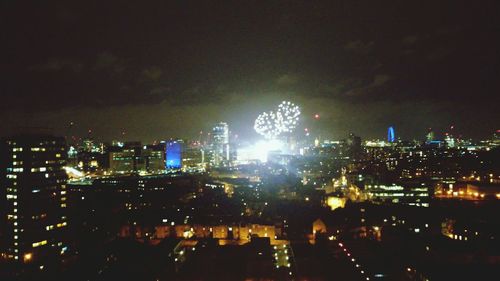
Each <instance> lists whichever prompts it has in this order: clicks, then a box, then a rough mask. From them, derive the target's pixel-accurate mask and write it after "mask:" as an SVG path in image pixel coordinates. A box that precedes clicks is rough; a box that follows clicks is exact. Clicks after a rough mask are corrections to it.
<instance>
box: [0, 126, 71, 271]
mask: <svg viewBox="0 0 500 281" xmlns="http://www.w3.org/2000/svg"><path fill="white" fill-rule="evenodd" d="M66 157H67V153H66V144H65V140H64V138H60V137H54V136H50V135H43V134H29V135H28V134H24V135H17V136H14V137H10V138H6V139H3V140H2V141H1V143H0V193H2V194H0V196H1V198H0V200H1V201H0V202H1V204H0V205H1V206H3V209H2V212H3V213H2V222H3V224H4V227H3V229H4V231H3V232H4V233H3V235H4V237H3V241H1V242H2V256H3V257H4V258H7V259H10V260H13V261H17V262H21V263H26V264H36V265H37V266H40V268H43V266H44V265H45V264H46V263H48V262H51V261H57V260H59V258H60V257H61V256H62V255H64V253H65V252H66V251H67V250H68V248H67V246H66V244H65V243H64V233H65V232H66V231H65V229H66V228H67V224H68V222H67V218H66V215H65V208H66V204H67V203H66V198H67V195H66V181H67V175H66V172H65V170H64V166H65V164H66Z"/></svg>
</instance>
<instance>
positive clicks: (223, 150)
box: [212, 122, 229, 166]
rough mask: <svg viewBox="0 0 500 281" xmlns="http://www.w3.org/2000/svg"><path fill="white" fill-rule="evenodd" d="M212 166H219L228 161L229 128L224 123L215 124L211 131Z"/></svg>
mask: <svg viewBox="0 0 500 281" xmlns="http://www.w3.org/2000/svg"><path fill="white" fill-rule="evenodd" d="M212 149H213V162H214V163H213V164H214V165H215V166H220V165H221V164H223V162H225V161H227V160H229V126H228V125H227V123H225V122H220V123H217V124H215V126H214V127H213V129H212Z"/></svg>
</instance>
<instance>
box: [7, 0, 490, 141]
mask: <svg viewBox="0 0 500 281" xmlns="http://www.w3.org/2000/svg"><path fill="white" fill-rule="evenodd" d="M499 5H500V2H498V1H494V0H484V1H480V3H472V2H470V1H460V0H458V1H457V0H453V1H452V0H445V1H431V0H424V1H415V2H408V1H404V2H401V1H392V0H383V1H382V2H380V1H376V2H374V1H339V0H333V1H227V2H226V1H222V2H220V3H218V5H213V3H209V2H200V1H159V0H158V1H148V3H139V4H137V5H125V4H123V3H122V2H121V1H116V0H109V1H97V0H88V1H71V2H64V3H57V4H56V3H55V2H50V1H49V2H47V1H2V2H1V4H0V39H1V41H2V44H1V45H0V55H1V59H0V61H1V62H2V63H1V64H0V95H1V96H2V103H1V104H0V109H2V112H1V117H2V118H3V120H9V121H8V122H11V123H10V124H16V123H17V121H16V120H24V121H23V122H26V123H37V124H39V123H41V122H43V124H41V125H46V126H54V127H57V128H59V129H60V130H61V131H64V130H63V129H62V128H64V126H65V125H64V122H66V120H69V119H73V120H75V121H77V123H78V124H82V128H83V127H88V126H93V127H95V129H96V131H99V128H98V127H101V131H102V134H103V136H104V137H107V138H111V137H113V136H112V134H111V133H109V134H108V133H107V132H108V131H109V132H111V131H113V130H108V129H106V126H107V125H106V124H112V125H110V126H112V127H113V128H120V129H117V131H120V130H123V129H124V128H128V130H129V132H130V134H129V135H130V136H132V135H135V136H136V137H137V138H151V136H150V135H152V134H154V135H158V134H160V133H161V134H167V133H168V134H172V135H177V134H179V135H189V134H190V132H198V131H199V129H200V128H202V127H203V126H208V125H207V123H209V122H212V121H217V120H221V119H224V118H233V119H234V120H235V121H234V122H233V123H234V130H240V131H242V132H243V131H247V129H248V128H251V123H252V122H251V119H252V118H254V117H253V116H254V115H255V114H258V112H259V111H263V110H266V105H267V104H268V103H269V104H274V103H276V102H279V101H280V100H282V99H292V100H294V101H296V103H300V104H302V107H303V109H304V112H315V111H325V112H335V114H337V115H332V118H326V117H325V118H324V120H325V121H324V122H323V121H322V123H321V125H322V130H324V131H325V133H326V132H327V131H329V130H330V131H333V132H342V133H344V132H346V131H348V127H352V128H353V129H356V131H359V134H360V135H364V136H367V137H369V136H373V135H374V134H375V132H378V131H383V130H382V129H384V130H385V128H382V127H384V126H386V123H391V124H396V123H397V124H398V126H400V127H405V128H406V127H408V128H409V127H414V128H415V130H411V129H408V130H403V132H405V134H408V137H413V136H416V135H418V134H419V132H420V129H418V128H420V127H426V126H429V125H431V124H432V123H435V124H436V125H432V126H433V127H439V126H442V127H444V126H445V125H446V126H447V125H448V123H449V122H452V121H453V120H454V119H456V121H453V122H457V126H459V125H460V124H458V123H459V122H462V126H463V127H464V130H465V129H466V130H468V131H470V132H471V135H475V136H484V135H488V134H489V131H490V130H492V128H493V127H494V125H492V124H498V123H500V120H499V116H498V114H497V111H496V109H493V108H492V106H491V105H492V104H498V102H500V101H499V96H498V94H497V93H498V92H499V91H500V80H498V77H497V76H498V73H499V72H500V71H499V65H500V54H499V53H498V49H500V42H499V41H500V39H499V38H500V34H499V30H500V29H499V28H498V27H499V18H498V15H497V12H496V11H498V10H499V9H498V8H500V7H499ZM317 101H320V102H319V103H316V102H317ZM412 104H413V106H412ZM401 105H405V108H406V111H404V110H399V109H398V108H400V107H401ZM339 107H341V108H339ZM466 107H470V108H471V112H476V111H480V112H479V113H477V114H474V115H471V114H467V115H466V116H474V117H470V118H473V119H474V120H473V121H471V120H467V119H465V117H463V116H462V115H460V116H458V115H457V114H458V113H457V112H461V113H463V112H464V111H465V109H464V108H466ZM110 109H112V110H110ZM148 109H150V110H148ZM410 109H412V110H414V111H415V112H418V113H419V114H409V113H408V112H410V111H411V110H410ZM127 110H129V113H128V114H127V113H126V112H127ZM148 112H149V113H150V114H151V116H152V115H153V114H156V115H157V118H154V119H153V117H151V119H149V118H150V115H148ZM110 113H114V115H110ZM169 114H170V115H169ZM173 114H176V116H173ZM343 114H344V115H343ZM12 116H15V117H12ZM32 116H36V118H32ZM89 116H99V117H102V118H105V119H103V120H106V122H102V121H98V120H97V119H95V118H94V117H92V118H89ZM240 116H241V117H240ZM325 116H328V114H326V115H325ZM373 116H378V117H377V118H372V117H373ZM172 118H173V119H175V122H180V123H182V124H184V125H183V126H179V125H178V124H177V123H175V124H174V123H173V122H172ZM182 118H184V119H185V120H186V122H181V121H179V120H181V119H182ZM184 119H182V120H184ZM475 119H478V120H479V119H480V120H482V121H483V122H476V121H478V120H475ZM63 120H64V122H63ZM327 120H328V121H327ZM370 120H373V121H370ZM375 120H380V121H375ZM391 120H392V121H391ZM480 120H479V121H480ZM8 122H3V124H2V125H1V126H2V127H0V129H2V130H3V129H4V128H7V127H8V126H11V125H9V124H6V123H8ZM92 122H94V123H92ZM155 122H157V123H161V125H159V124H155ZM370 122H373V123H370ZM398 122H400V123H398ZM141 124H143V125H144V126H145V128H140V125H141ZM249 124H250V125H249ZM405 124H406V125H405ZM423 124H425V125H423ZM476 126H477V127H476ZM495 129H496V128H495ZM84 131H85V130H83V129H82V132H84ZM250 131H251V129H250ZM133 132H135V133H133ZM333 134H334V135H335V136H337V133H333Z"/></svg>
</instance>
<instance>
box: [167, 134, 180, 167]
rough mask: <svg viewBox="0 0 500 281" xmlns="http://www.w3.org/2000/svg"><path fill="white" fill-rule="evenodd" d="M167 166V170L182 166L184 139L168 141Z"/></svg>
mask: <svg viewBox="0 0 500 281" xmlns="http://www.w3.org/2000/svg"><path fill="white" fill-rule="evenodd" d="M166 154H167V161H166V163H165V164H166V168H167V170H172V169H174V170H178V169H180V168H182V141H177V140H175V141H167V144H166Z"/></svg>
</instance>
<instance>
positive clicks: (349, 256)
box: [339, 243, 370, 281]
mask: <svg viewBox="0 0 500 281" xmlns="http://www.w3.org/2000/svg"><path fill="white" fill-rule="evenodd" d="M339 247H340V248H341V249H342V251H344V253H345V254H346V256H347V257H348V259H350V261H351V262H352V264H353V265H354V266H355V267H356V269H358V270H359V273H361V275H363V277H364V276H365V275H368V274H367V273H366V272H365V270H363V269H362V268H361V265H360V264H359V263H356V259H355V258H353V257H351V253H349V251H348V250H347V248H346V247H345V246H344V244H342V243H339ZM365 280H367V281H369V280H370V277H368V276H367V277H366V278H365Z"/></svg>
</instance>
